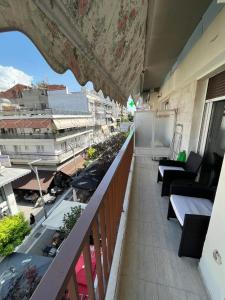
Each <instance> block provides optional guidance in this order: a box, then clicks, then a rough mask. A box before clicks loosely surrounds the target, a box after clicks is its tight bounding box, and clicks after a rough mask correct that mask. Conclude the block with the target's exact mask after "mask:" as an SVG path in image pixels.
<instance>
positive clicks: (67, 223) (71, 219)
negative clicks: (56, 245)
mask: <svg viewBox="0 0 225 300" xmlns="http://www.w3.org/2000/svg"><path fill="white" fill-rule="evenodd" d="M81 213H82V209H81V206H76V207H71V211H70V212H68V213H67V214H65V215H64V217H63V226H62V227H60V229H59V230H60V233H61V235H62V237H63V238H67V236H68V235H69V233H70V231H71V230H72V228H73V226H74V225H75V224H76V222H77V220H78V219H79V217H80V215H81Z"/></svg>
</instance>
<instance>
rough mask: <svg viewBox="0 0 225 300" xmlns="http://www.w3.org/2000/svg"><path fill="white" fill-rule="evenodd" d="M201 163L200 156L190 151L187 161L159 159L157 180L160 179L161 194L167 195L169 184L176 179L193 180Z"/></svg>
mask: <svg viewBox="0 0 225 300" xmlns="http://www.w3.org/2000/svg"><path fill="white" fill-rule="evenodd" d="M201 163H202V157H201V156H200V155H199V154H197V153H195V152H193V151H191V152H190V154H189V156H188V159H187V162H186V163H185V162H180V161H175V160H160V161H159V169H158V178H157V182H159V181H162V191H161V196H169V194H170V185H171V183H172V182H173V181H174V180H176V179H186V180H192V181H194V180H195V178H196V176H197V173H198V170H199V168H200V166H201Z"/></svg>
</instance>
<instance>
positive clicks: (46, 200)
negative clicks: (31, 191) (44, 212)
mask: <svg viewBox="0 0 225 300" xmlns="http://www.w3.org/2000/svg"><path fill="white" fill-rule="evenodd" d="M42 198H43V200H44V203H45V204H50V203H53V202H55V199H56V197H55V196H52V195H50V194H46V195H43V197H42ZM42 198H41V197H39V198H38V199H37V201H36V203H35V205H34V207H39V206H42V205H43V203H42Z"/></svg>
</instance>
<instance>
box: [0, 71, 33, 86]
mask: <svg viewBox="0 0 225 300" xmlns="http://www.w3.org/2000/svg"><path fill="white" fill-rule="evenodd" d="M32 80H33V77H32V76H30V75H28V74H26V73H24V72H23V71H20V70H18V69H16V68H14V67H5V66H1V65H0V91H5V90H7V89H9V88H11V87H12V86H14V85H15V84H17V83H20V84H24V85H31V82H32Z"/></svg>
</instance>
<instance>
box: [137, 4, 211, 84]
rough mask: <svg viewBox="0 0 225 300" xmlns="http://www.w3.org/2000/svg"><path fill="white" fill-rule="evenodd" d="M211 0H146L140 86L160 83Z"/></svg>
mask: <svg viewBox="0 0 225 300" xmlns="http://www.w3.org/2000/svg"><path fill="white" fill-rule="evenodd" d="M211 2H212V1H211V0H201V1H196V0H188V1H185V0H169V1H168V0H167V1H165V0H149V7H148V19H147V34H146V48H145V64H144V70H145V72H144V82H143V86H142V89H143V90H149V89H151V88H157V87H160V85H161V83H162V81H163V79H164V78H165V76H166V74H167V73H168V71H169V69H170V68H171V67H172V65H173V64H174V62H175V60H176V58H177V56H178V54H179V53H180V52H181V50H182V48H183V47H184V46H185V44H186V42H187V40H188V39H189V37H190V36H191V34H192V32H193V31H194V29H195V27H196V26H197V24H198V23H199V21H200V20H201V18H202V16H203V14H204V13H205V11H206V10H207V8H208V6H209V4H210V3H211Z"/></svg>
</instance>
